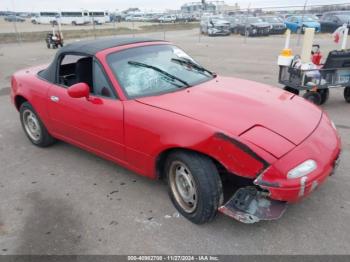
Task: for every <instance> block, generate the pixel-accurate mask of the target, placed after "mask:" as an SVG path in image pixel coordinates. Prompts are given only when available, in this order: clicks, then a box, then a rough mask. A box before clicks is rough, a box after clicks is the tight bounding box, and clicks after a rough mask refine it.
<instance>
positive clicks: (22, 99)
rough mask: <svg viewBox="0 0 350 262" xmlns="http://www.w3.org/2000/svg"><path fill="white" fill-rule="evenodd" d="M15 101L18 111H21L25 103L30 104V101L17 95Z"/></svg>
mask: <svg viewBox="0 0 350 262" xmlns="http://www.w3.org/2000/svg"><path fill="white" fill-rule="evenodd" d="M14 101H15V106H16V108H17V111H19V109H20V107H21V105H22V104H23V103H25V102H28V99H27V98H26V97H24V96H22V95H16V96H15V99H14Z"/></svg>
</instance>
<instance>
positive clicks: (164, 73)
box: [128, 61, 191, 87]
mask: <svg viewBox="0 0 350 262" xmlns="http://www.w3.org/2000/svg"><path fill="white" fill-rule="evenodd" d="M128 64H129V65H134V66H140V67H145V68H150V69H153V70H154V71H157V72H159V73H161V74H162V75H165V76H166V77H168V78H170V79H172V80H177V81H179V82H181V83H182V84H184V86H185V87H191V85H190V84H189V83H187V82H186V81H185V80H182V79H181V78H178V77H177V76H174V75H172V74H169V73H168V72H166V71H164V70H162V69H160V68H158V67H156V66H152V65H148V64H144V63H140V62H136V61H128Z"/></svg>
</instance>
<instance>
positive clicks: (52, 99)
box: [50, 96, 60, 103]
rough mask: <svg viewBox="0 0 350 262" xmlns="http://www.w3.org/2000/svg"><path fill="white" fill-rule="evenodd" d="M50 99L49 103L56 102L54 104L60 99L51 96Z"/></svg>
mask: <svg viewBox="0 0 350 262" xmlns="http://www.w3.org/2000/svg"><path fill="white" fill-rule="evenodd" d="M50 99H51V101H53V102H56V103H57V102H58V101H60V99H59V98H58V97H57V96H51V97H50Z"/></svg>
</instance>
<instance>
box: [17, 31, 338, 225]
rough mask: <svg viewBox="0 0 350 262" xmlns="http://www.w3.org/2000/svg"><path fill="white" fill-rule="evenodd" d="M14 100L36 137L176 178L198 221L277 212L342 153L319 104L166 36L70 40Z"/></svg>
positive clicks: (23, 74) (187, 212)
mask: <svg viewBox="0 0 350 262" xmlns="http://www.w3.org/2000/svg"><path fill="white" fill-rule="evenodd" d="M11 96H12V101H13V103H14V105H15V106H16V108H17V109H18V111H19V113H20V120H21V123H22V126H23V129H24V131H25V133H26V135H27V137H28V138H29V140H30V141H31V142H32V143H33V144H34V145H36V146H39V147H47V146H50V145H52V144H53V143H54V142H55V141H56V140H62V141H66V142H68V143H71V144H74V145H76V146H78V147H81V148H83V149H86V150H88V151H90V152H93V153H95V154H97V155H99V156H101V157H103V158H106V159H109V160H111V161H113V162H115V163H117V164H119V165H121V166H124V167H126V168H128V169H131V170H132V171H134V172H136V173H138V174H140V175H143V176H146V177H149V178H152V179H164V180H166V181H167V183H168V187H169V195H170V198H171V200H172V202H173V204H174V205H175V207H176V208H177V210H178V211H179V212H180V213H181V214H182V215H183V216H184V217H186V218H187V219H189V220H190V221H192V222H193V223H197V224H200V223H205V222H209V221H211V220H212V219H213V218H214V216H215V214H216V213H217V211H220V212H222V213H224V214H226V215H229V216H231V217H233V218H235V219H237V220H239V221H241V222H245V223H254V222H257V221H259V220H268V219H277V218H279V217H280V216H281V215H282V213H283V212H284V210H285V208H286V204H287V203H288V202H296V201H298V200H300V199H302V198H303V197H305V196H307V195H309V194H310V193H311V192H312V191H313V190H315V188H317V187H318V186H319V185H320V184H322V183H323V182H324V181H325V180H326V178H327V177H328V176H329V175H331V174H332V173H333V171H334V169H335V167H336V165H337V163H338V159H339V155H340V139H339V136H338V134H337V131H336V128H335V126H334V124H333V122H332V121H331V120H330V119H329V118H328V117H327V115H326V114H325V113H323V112H322V111H321V110H320V109H319V108H317V107H316V106H315V105H313V104H311V103H309V102H307V101H305V100H304V99H302V98H300V97H298V96H296V95H294V94H292V93H289V92H287V91H283V90H281V89H278V88H273V87H269V86H266V85H263V84H259V83H255V82H251V81H247V80H242V79H237V78H229V77H221V76H217V75H216V74H215V73H213V72H211V71H209V70H207V69H205V68H204V67H202V66H201V65H199V64H198V63H197V62H196V61H194V60H193V59H192V58H191V57H190V56H189V55H187V54H186V53H185V52H184V51H183V50H181V49H180V48H178V47H176V46H175V45H173V44H171V43H169V42H165V41H158V40H152V39H142V38H111V39H101V40H95V41H80V42H75V43H73V44H69V45H67V46H65V47H63V48H61V49H60V50H59V51H58V52H57V54H56V56H55V58H54V60H53V61H52V63H51V64H50V65H48V66H39V67H33V68H29V69H25V70H22V71H19V72H17V73H15V74H14V75H13V77H12V90H11ZM227 185H232V186H227ZM233 187H235V190H231V189H232V188H233Z"/></svg>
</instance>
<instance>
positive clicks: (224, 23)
mask: <svg viewBox="0 0 350 262" xmlns="http://www.w3.org/2000/svg"><path fill="white" fill-rule="evenodd" d="M209 23H210V24H212V25H214V26H227V25H230V22H229V21H226V20H216V21H212V22H209Z"/></svg>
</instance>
